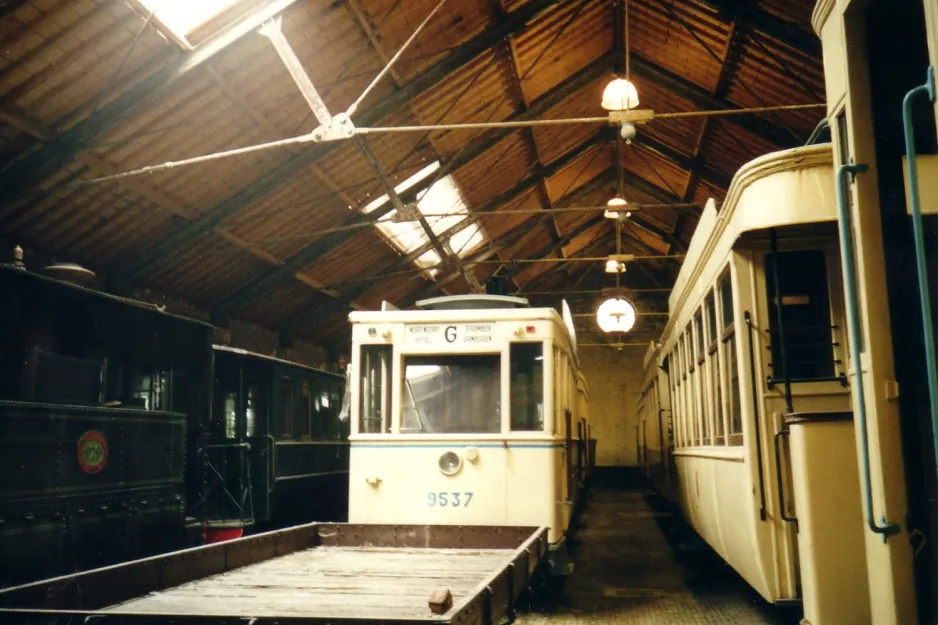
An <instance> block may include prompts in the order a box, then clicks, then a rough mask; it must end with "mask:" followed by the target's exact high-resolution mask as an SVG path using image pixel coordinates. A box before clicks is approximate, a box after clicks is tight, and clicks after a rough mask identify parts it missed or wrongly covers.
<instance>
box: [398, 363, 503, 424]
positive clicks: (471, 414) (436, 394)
mask: <svg viewBox="0 0 938 625" xmlns="http://www.w3.org/2000/svg"><path fill="white" fill-rule="evenodd" d="M500 386H501V357H500V356H498V355H482V356H475V355H473V356H443V355H439V356H407V357H405V358H404V414H403V422H402V424H401V431H402V432H410V433H414V432H421V433H430V432H433V433H498V432H500V431H501V406H500V398H501V389H500Z"/></svg>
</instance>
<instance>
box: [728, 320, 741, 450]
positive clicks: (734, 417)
mask: <svg viewBox="0 0 938 625" xmlns="http://www.w3.org/2000/svg"><path fill="white" fill-rule="evenodd" d="M725 348H726V368H727V371H726V379H727V380H728V381H729V384H728V385H727V386H728V387H729V408H730V434H735V435H737V436H734V437H732V438H730V441H729V443H730V444H731V445H742V444H743V439H742V434H743V421H742V410H741V409H740V404H739V367H738V366H737V365H738V364H739V362H738V361H737V360H736V335H735V334H734V335H733V336H731V337H730V339H729V340H728V341H727V342H726V345H725Z"/></svg>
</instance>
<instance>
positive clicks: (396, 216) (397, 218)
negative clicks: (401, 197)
mask: <svg viewBox="0 0 938 625" xmlns="http://www.w3.org/2000/svg"><path fill="white" fill-rule="evenodd" d="M420 217H422V213H421V212H420V209H419V208H417V203H416V202H408V203H407V204H404V205H403V206H402V207H400V208H398V209H397V210H395V211H394V213H393V214H392V215H391V221H392V222H393V223H396V224H401V223H407V222H409V221H419V220H420Z"/></svg>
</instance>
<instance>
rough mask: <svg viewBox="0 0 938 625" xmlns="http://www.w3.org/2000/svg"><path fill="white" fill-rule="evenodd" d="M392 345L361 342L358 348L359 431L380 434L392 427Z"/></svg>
mask: <svg viewBox="0 0 938 625" xmlns="http://www.w3.org/2000/svg"><path fill="white" fill-rule="evenodd" d="M391 354H392V352H391V347H390V346H389V345H362V351H361V400H360V404H361V421H360V422H359V424H358V429H359V432H361V433H362V434H381V433H382V432H389V431H390V430H391V380H392V378H391V373H392V371H391Z"/></svg>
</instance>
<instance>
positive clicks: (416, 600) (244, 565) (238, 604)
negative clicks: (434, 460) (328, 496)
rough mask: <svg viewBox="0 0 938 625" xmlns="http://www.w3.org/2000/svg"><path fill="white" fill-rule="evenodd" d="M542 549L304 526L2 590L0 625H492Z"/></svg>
mask: <svg viewBox="0 0 938 625" xmlns="http://www.w3.org/2000/svg"><path fill="white" fill-rule="evenodd" d="M547 550H548V537H547V528H546V527H541V528H534V527H491V526H425V525H358V524H348V523H310V524H306V525H300V526H296V527H292V528H288V529H285V530H279V531H275V532H267V533H264V534H256V535H254V536H249V537H246V538H241V539H237V540H233V541H229V542H225V543H218V544H214V545H208V546H204V547H196V548H193V549H186V550H183V551H177V552H174V553H170V554H166V555H162V556H156V557H152V558H145V559H142V560H135V561H132V562H127V563H124V564H120V565H115V566H109V567H105V568H100V569H94V570H90V571H85V572H82V573H76V574H73V575H67V576H63V577H57V578H54V579H49V580H44V581H40V582H35V583H32V584H26V585H23V586H18V587H13V588H8V589H5V590H2V591H0V623H69V622H71V623H86V624H88V625H105V624H108V625H112V624H125V623H126V624H130V623H180V624H182V623H242V624H245V625H248V624H250V625H261V624H265V623H267V624H272V623H278V624H279V625H287V624H290V623H331V624H335V625H338V624H351V623H394V624H395V625H404V624H407V623H414V624H418V623H419V624H425V623H452V624H453V625H457V624H458V625H464V624H465V625H471V624H475V623H480V624H481V623H499V622H503V621H505V620H507V621H511V620H513V617H514V604H515V601H516V600H517V599H518V597H519V596H520V595H521V593H522V591H523V590H524V589H525V588H526V587H527V586H528V584H529V582H530V581H531V578H532V576H533V575H534V574H535V573H536V572H537V570H538V566H539V564H540V563H541V561H542V560H543V558H544V556H545V555H546V554H547ZM447 594H448V595H449V596H451V598H452V601H451V603H449V604H448V603H446V602H443V605H442V606H440V605H439V604H438V603H436V601H437V600H438V599H439V598H440V597H446V596H447ZM431 597H432V600H431ZM431 603H432V604H433V606H431Z"/></svg>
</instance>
